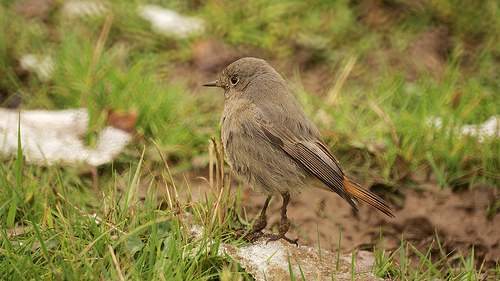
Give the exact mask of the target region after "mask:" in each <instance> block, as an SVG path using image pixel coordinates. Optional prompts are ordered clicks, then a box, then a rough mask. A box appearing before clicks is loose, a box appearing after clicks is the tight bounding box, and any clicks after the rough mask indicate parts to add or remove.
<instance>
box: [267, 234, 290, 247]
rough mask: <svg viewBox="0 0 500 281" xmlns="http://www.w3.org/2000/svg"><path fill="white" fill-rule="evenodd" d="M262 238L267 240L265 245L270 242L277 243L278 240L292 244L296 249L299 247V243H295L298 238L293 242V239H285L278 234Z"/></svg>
mask: <svg viewBox="0 0 500 281" xmlns="http://www.w3.org/2000/svg"><path fill="white" fill-rule="evenodd" d="M263 237H265V238H267V242H266V244H267V243H269V242H271V241H278V240H280V239H283V240H285V241H286V242H288V243H290V244H294V245H295V246H297V247H298V246H299V243H297V241H299V238H297V239H295V240H293V239H290V238H288V237H286V236H285V235H280V234H278V235H276V234H264V235H263Z"/></svg>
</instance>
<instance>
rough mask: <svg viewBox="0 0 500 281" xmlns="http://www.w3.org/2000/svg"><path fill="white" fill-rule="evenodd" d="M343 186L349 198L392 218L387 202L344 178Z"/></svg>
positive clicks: (392, 214)
mask: <svg viewBox="0 0 500 281" xmlns="http://www.w3.org/2000/svg"><path fill="white" fill-rule="evenodd" d="M344 186H345V188H346V190H347V193H349V195H350V196H352V197H354V198H356V199H359V200H361V201H363V202H365V203H367V204H368V205H370V206H372V207H373V208H375V209H377V210H379V211H381V212H382V213H384V214H386V215H388V216H389V217H391V218H394V213H393V211H392V209H391V207H390V206H389V204H388V203H387V202H385V201H384V200H383V199H382V198H380V197H378V196H377V195H375V194H374V193H373V192H371V191H368V190H366V189H364V188H362V187H361V186H360V185H359V184H357V183H355V182H353V181H352V180H350V179H348V178H347V177H345V176H344Z"/></svg>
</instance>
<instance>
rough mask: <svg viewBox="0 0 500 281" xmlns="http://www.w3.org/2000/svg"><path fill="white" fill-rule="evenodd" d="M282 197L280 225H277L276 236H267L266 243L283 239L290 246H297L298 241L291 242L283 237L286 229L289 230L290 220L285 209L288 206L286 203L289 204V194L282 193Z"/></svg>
mask: <svg viewBox="0 0 500 281" xmlns="http://www.w3.org/2000/svg"><path fill="white" fill-rule="evenodd" d="M282 196H283V205H282V206H281V220H280V223H279V224H278V235H269V236H268V238H269V240H268V241H276V240H279V239H283V240H285V241H287V242H289V243H291V244H295V245H298V244H297V240H299V239H295V240H292V239H290V238H288V237H286V236H285V234H286V233H287V232H288V229H290V220H289V219H288V217H287V216H286V208H287V206H288V203H289V202H290V193H283V194H282Z"/></svg>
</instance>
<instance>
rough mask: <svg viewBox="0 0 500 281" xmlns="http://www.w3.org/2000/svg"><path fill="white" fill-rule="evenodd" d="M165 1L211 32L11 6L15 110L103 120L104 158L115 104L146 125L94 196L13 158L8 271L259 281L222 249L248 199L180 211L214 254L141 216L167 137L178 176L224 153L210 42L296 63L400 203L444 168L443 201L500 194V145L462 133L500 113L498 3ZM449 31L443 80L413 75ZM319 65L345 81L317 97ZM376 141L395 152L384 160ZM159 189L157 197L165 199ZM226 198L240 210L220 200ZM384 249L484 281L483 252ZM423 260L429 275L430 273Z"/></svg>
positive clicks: (4, 203) (10, 92)
mask: <svg viewBox="0 0 500 281" xmlns="http://www.w3.org/2000/svg"><path fill="white" fill-rule="evenodd" d="M155 2H156V3H157V4H159V5H161V6H163V7H167V8H172V9H175V10H177V11H179V12H182V13H185V14H188V15H191V16H197V17H200V18H203V19H204V20H206V22H207V32H206V34H203V35H200V36H196V37H193V38H187V39H174V38H169V37H166V36H163V35H158V34H155V33H154V32H153V31H152V30H151V27H150V24H149V23H148V22H146V21H145V20H143V19H141V18H140V17H139V16H138V15H137V13H136V10H137V7H138V5H140V4H142V3H145V2H144V1H127V0H123V1H118V2H113V3H109V5H108V4H107V7H108V12H106V13H104V14H103V15H100V16H95V17H92V18H88V19H82V18H76V19H68V18H65V17H63V16H62V11H61V5H62V4H61V3H57V4H55V5H54V6H53V7H52V10H51V11H50V13H48V14H47V16H46V19H45V20H40V19H36V18H31V19H27V18H24V17H23V16H21V15H20V14H19V13H18V12H16V11H15V8H14V7H15V5H16V1H3V2H2V4H1V5H0V94H2V95H3V96H6V98H7V99H6V100H5V101H4V102H3V104H1V106H2V107H3V106H6V105H8V104H9V103H10V102H12V101H13V100H15V98H16V97H21V98H22V103H21V107H22V108H25V109H50V110H57V109H66V108H76V107H84V108H87V109H88V110H89V113H90V118H91V124H90V127H91V130H90V131H89V138H88V139H89V145H92V144H93V139H92V136H93V135H94V134H95V132H97V131H98V130H99V129H100V128H102V127H103V126H104V124H105V119H106V118H105V113H104V112H105V110H106V109H107V108H112V109H118V110H130V109H135V110H137V111H138V112H139V116H138V121H137V125H136V130H137V135H136V138H135V140H134V143H133V144H132V145H130V146H129V147H128V148H127V149H126V150H125V151H124V153H123V154H122V155H120V156H119V157H118V159H117V160H116V161H115V162H114V163H113V164H112V165H111V164H110V165H105V166H104V167H100V168H99V172H100V189H99V191H94V190H89V186H91V185H92V184H91V180H90V179H89V177H88V176H87V175H85V174H84V173H82V172H81V171H80V170H79V169H78V168H68V167H35V166H30V165H27V164H24V163H22V157H20V158H17V160H16V159H14V158H10V157H3V158H2V161H1V162H0V169H1V171H2V172H1V173H0V185H1V186H2V188H1V191H0V224H1V225H2V227H1V229H0V233H1V236H2V241H1V242H0V243H1V249H2V250H1V251H0V263H1V264H2V266H1V267H0V268H1V269H0V272H1V274H0V276H9V277H11V279H14V278H19V279H21V280H25V279H26V280H28V279H85V280H87V279H122V278H123V279H160V280H162V279H165V280H186V279H196V280H198V279H221V280H233V279H234V278H240V277H241V278H243V279H250V277H249V276H248V274H246V273H245V272H244V271H243V270H242V269H241V268H239V266H238V265H237V264H236V263H235V262H233V261H230V260H227V259H225V258H221V257H218V256H217V255H215V253H214V251H215V249H216V245H217V243H220V241H221V239H227V238H228V236H231V235H230V234H229V233H227V232H225V231H224V230H223V228H221V227H223V226H227V225H230V224H234V222H233V221H232V219H231V218H232V216H233V213H234V214H237V215H240V213H241V210H239V203H240V202H239V200H240V197H238V196H233V197H231V196H229V194H228V193H223V194H224V196H222V197H217V196H216V195H211V196H212V197H210V200H209V202H207V203H204V204H201V203H194V202H180V203H179V205H177V208H179V207H182V210H183V211H186V212H189V213H193V214H194V217H195V220H197V221H199V222H201V223H202V224H203V225H204V226H205V228H206V229H207V230H209V231H207V233H205V237H204V238H203V239H202V240H201V241H197V240H196V239H193V238H192V237H190V236H189V233H188V232H187V230H186V228H185V227H184V228H183V227H181V226H182V225H183V223H185V221H184V220H183V219H181V218H180V217H179V216H176V215H175V214H176V212H178V211H179V210H178V209H176V208H174V207H172V206H169V207H167V208H166V209H161V210H160V209H159V208H158V202H156V200H155V199H154V198H152V197H150V198H147V199H146V200H145V201H144V202H141V203H138V202H136V201H135V199H134V196H135V195H134V194H135V192H136V188H137V186H138V184H139V182H140V181H146V180H148V179H151V178H156V179H157V178H161V177H162V175H164V174H165V171H166V167H165V164H164V161H163V159H162V158H161V157H160V156H159V155H160V154H158V152H157V149H156V147H155V146H154V145H152V143H151V142H150V140H149V138H151V139H153V140H154V141H155V142H156V143H157V144H158V148H159V150H160V151H161V153H162V154H163V155H164V156H165V162H167V163H168V164H169V165H170V170H169V171H171V172H172V173H174V174H179V173H182V172H184V171H186V170H188V169H191V168H193V164H192V163H193V159H202V168H204V167H205V166H206V164H207V163H208V161H209V156H208V154H209V152H208V151H209V149H208V147H209V146H208V140H209V139H210V138H211V137H213V136H216V135H217V132H218V119H219V116H220V114H221V111H222V96H221V95H212V94H211V92H210V91H208V90H206V89H203V88H202V87H193V85H201V84H202V83H203V82H206V81H197V80H196V79H198V78H199V77H204V76H203V75H200V74H199V73H197V72H196V71H197V70H196V66H195V65H196V64H195V62H194V58H193V53H194V48H195V47H196V46H197V44H198V43H199V42H201V41H203V40H215V41H216V42H220V43H223V44H227V45H228V46H229V47H230V48H234V49H237V50H240V49H244V50H252V53H253V54H259V55H260V56H261V57H263V58H265V59H270V60H274V61H276V60H278V59H279V60H282V61H285V62H287V63H288V64H285V65H290V66H291V68H295V69H294V71H293V72H286V71H287V67H286V66H285V67H284V68H282V69H278V71H280V72H282V73H286V74H287V76H286V77H285V78H286V79H287V80H288V81H289V84H290V87H291V89H292V92H293V93H294V94H295V95H296V96H297V98H298V100H299V102H300V103H301V105H302V106H303V107H304V109H305V110H306V112H307V113H308V114H309V115H310V116H311V118H312V119H313V120H314V122H315V123H316V124H317V125H318V127H319V128H320V130H321V131H322V132H323V134H324V136H325V139H326V141H327V142H328V144H329V145H330V146H331V147H332V148H333V151H334V153H335V154H336V155H337V156H338V157H339V159H340V161H341V162H342V163H345V164H344V165H345V168H346V170H348V171H349V173H351V174H356V176H357V177H359V178H365V179H367V178H371V180H373V181H375V182H380V183H384V184H386V185H388V186H392V187H394V191H396V190H397V187H398V186H399V185H401V184H409V180H410V178H411V177H410V175H411V173H413V172H415V171H420V170H426V171H430V172H431V174H432V175H433V176H434V178H435V179H436V181H437V182H438V184H439V185H440V186H441V187H442V188H449V187H451V188H473V187H474V185H475V184H477V183H486V184H488V185H489V186H492V188H498V186H500V178H499V177H498V175H499V173H500V160H499V159H500V141H499V140H498V139H486V140H485V141H484V142H478V141H477V138H476V137H461V138H457V137H456V136H455V135H454V132H453V130H451V131H449V130H447V129H446V128H454V127H455V126H460V125H463V124H481V123H482V122H484V121H486V119H488V118H489V117H490V116H492V115H498V114H499V112H500V99H498V93H499V92H500V76H499V73H500V63H499V54H500V22H499V21H500V20H499V19H500V15H499V13H500V9H499V7H498V3H497V2H496V1H493V0H485V1H482V2H481V3H475V2H471V1H458V0H439V1H424V2H422V3H420V2H414V1H380V3H378V4H375V6H370V4H369V3H376V2H377V1H372V2H370V1H323V0H314V1H309V2H301V1H295V0H280V1H268V0H255V1H228V0H217V1H216V0H208V1H201V2H200V1H169V2H168V3H164V2H163V1H155ZM436 27H445V28H446V29H447V30H448V32H449V34H450V40H451V46H450V49H449V50H448V53H447V54H445V55H444V57H445V60H444V63H443V71H442V73H441V75H440V77H436V76H435V75H433V74H432V73H429V72H428V71H426V70H425V69H417V71H416V74H415V75H414V79H408V75H407V74H408V73H409V72H411V71H414V69H412V67H411V63H410V60H409V59H408V58H407V56H408V51H409V50H410V49H411V46H412V44H414V42H415V41H416V40H418V38H419V36H420V35H421V34H422V33H423V32H426V31H428V30H429V29H432V28H436ZM28 53H32V54H35V55H36V56H38V57H40V58H42V57H44V56H50V57H52V59H53V60H54V62H55V68H54V72H53V73H52V76H51V78H50V79H49V80H44V79H41V78H40V77H38V76H37V75H36V74H33V73H31V72H27V71H24V70H22V69H21V68H20V67H19V60H20V59H21V57H22V56H23V55H25V54H28ZM304 54H305V55H304ZM282 67H283V66H282ZM317 67H322V68H321V69H322V71H323V72H326V73H324V75H325V76H327V77H328V78H327V79H323V80H321V79H320V78H321V77H318V79H317V80H312V81H313V83H322V85H320V86H321V87H320V88H322V89H324V90H323V91H319V92H313V91H312V90H310V89H308V88H306V87H305V86H303V85H306V84H311V81H310V79H311V78H305V77H306V76H307V75H306V74H308V73H309V71H314V70H315V69H316V68H317ZM181 70H182V71H186V70H187V71H191V72H192V73H179V72H180V71H181ZM289 73H293V74H289ZM313 73H314V72H313ZM212 78H215V77H212ZM307 79H309V80H307ZM306 80H307V81H306ZM321 81H326V82H321ZM429 117H441V118H443V120H444V123H443V129H436V128H432V127H429V126H428V125H427V120H428V118H429ZM369 143H376V144H380V145H381V146H382V147H383V149H382V150H379V151H377V152H376V153H374V152H373V151H371V150H370V147H369ZM138 150H139V152H138ZM141 159H142V160H141ZM198 165H199V164H198ZM204 165H205V166H204ZM146 166H147V168H146ZM166 182H169V183H171V182H172V180H170V179H168V177H167V180H166ZM181 185H185V183H183V184H181ZM179 186H180V185H179ZM218 186H220V185H218ZM118 187H120V188H118ZM123 187H126V188H123ZM157 188H158V187H157V186H156V185H154V184H153V185H152V186H151V187H150V189H151V192H152V191H153V190H155V189H157ZM184 188H188V187H184ZM123 189H125V190H126V192H123V191H121V190H123ZM127 192H128V193H127ZM228 192H229V191H228ZM221 194H222V193H221ZM217 200H222V201H224V204H223V205H222V206H221V204H214V202H217ZM232 200H235V201H232ZM167 201H168V202H175V201H172V198H171V200H170V201H169V200H167ZM214 206H218V207H217V208H216V207H214ZM229 206H235V207H229ZM499 210H500V208H499V203H496V204H493V205H492V206H490V208H489V209H488V212H487V213H485V216H488V217H489V218H490V219H491V218H493V217H494V216H496V215H498V214H497V213H498V211H499ZM226 212H229V214H227V213H226ZM89 214H98V215H99V216H100V217H101V218H102V221H101V222H96V220H95V219H94V218H92V217H91V216H90V215H89ZM234 216H236V215H234ZM240 216H241V215H240ZM14 230H16V233H14V234H13V233H12V231H14ZM221 237H223V238H221ZM208 239H212V240H214V241H215V243H214V244H208V243H206V241H207V240H208ZM203 241H205V242H203ZM435 243H437V244H439V242H438V241H436V242H435ZM377 253H378V263H377V265H376V267H375V269H374V271H375V272H376V273H377V274H378V275H382V276H389V277H390V278H391V279H396V278H402V279H404V278H407V279H409V280H414V279H417V280H418V279H429V280H432V279H435V278H442V279H447V280H453V279H454V278H458V279H468V280H469V279H470V280H476V279H477V276H478V275H479V274H480V273H481V270H480V269H476V268H473V267H472V266H471V265H472V264H473V261H474V258H475V257H474V255H473V254H471V255H465V256H463V255H462V254H461V253H454V254H456V255H453V262H455V263H453V266H450V264H452V262H451V261H450V257H449V256H447V254H444V255H443V257H442V259H441V260H438V261H437V262H436V261H435V260H434V259H431V258H430V257H429V255H430V252H429V253H426V254H421V253H417V250H416V249H415V248H413V247H412V246H411V244H408V243H407V242H402V244H401V247H400V248H399V249H398V250H397V251H395V252H393V253H392V254H390V255H389V254H387V255H386V254H385V250H384V249H382V248H380V249H378V250H377ZM396 253H397V254H398V255H399V256H398V257H399V259H398V260H395V257H396ZM410 255H412V256H414V255H417V256H418V259H419V261H418V262H417V261H412V260H411V259H410V258H409V256H410ZM412 263H413V264H415V263H419V265H421V266H419V267H418V268H419V270H415V269H414V267H411V266H410V265H412ZM457 268H458V271H457V270H456V269H457ZM445 271H446V272H451V273H449V274H448V275H445V274H444V273H443V272H445ZM483 272H484V271H483ZM495 274H496V276H497V277H498V274H499V270H498V265H497V267H496V273H495Z"/></svg>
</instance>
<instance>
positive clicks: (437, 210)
mask: <svg viewBox="0 0 500 281" xmlns="http://www.w3.org/2000/svg"><path fill="white" fill-rule="evenodd" d="M198 177H205V178H208V173H207V172H201V174H200V172H198V174H196V175H195V174H191V175H190V176H189V179H188V180H189V181H190V183H191V186H192V191H193V198H192V199H191V200H194V201H196V200H203V198H205V194H204V193H205V192H211V191H210V189H209V188H208V185H207V183H206V180H204V179H200V178H198ZM416 180H417V182H415V180H414V183H416V184H417V187H418V188H415V187H408V186H401V187H400V191H401V193H402V194H404V202H403V203H402V205H401V206H395V209H396V212H395V214H396V218H394V219H393V218H389V217H387V216H386V215H384V214H382V213H380V212H378V211H377V210H375V209H372V208H371V207H369V206H368V205H366V204H359V213H357V212H355V211H354V210H353V209H352V208H351V207H350V206H349V204H348V203H346V202H344V201H343V199H341V198H340V197H339V196H338V195H336V194H335V193H333V192H328V191H324V190H319V189H311V190H306V191H304V192H302V194H300V195H297V196H295V197H293V198H292V200H291V202H290V205H289V207H288V217H289V219H290V220H291V221H292V227H291V228H290V231H289V232H288V237H290V238H292V239H295V238H299V240H298V242H299V244H300V245H305V246H312V247H318V238H319V243H320V245H321V248H322V249H325V250H329V251H332V252H336V251H337V249H338V247H339V245H338V244H339V235H340V231H341V232H342V233H341V235H342V241H341V245H340V249H341V251H342V252H343V253H350V252H351V251H352V249H353V248H354V249H355V250H368V251H372V250H373V249H374V247H376V246H377V245H378V243H379V241H380V237H381V233H382V243H383V248H384V249H386V251H387V252H388V253H391V252H392V251H394V250H396V249H397V248H398V247H399V246H400V245H401V241H402V239H403V240H404V241H409V242H411V244H412V245H413V246H414V247H415V248H416V249H418V250H419V251H420V252H422V253H424V255H425V253H427V251H428V250H429V248H430V247H432V250H431V254H432V259H433V262H437V261H438V260H440V259H442V258H443V257H444V255H446V254H449V253H452V252H453V253H462V254H463V255H464V256H468V255H470V253H471V251H472V248H474V253H475V257H476V266H477V267H478V268H479V267H480V266H481V264H482V263H483V262H484V266H486V268H491V267H494V265H495V261H498V260H499V259H500V215H498V214H497V215H495V216H494V217H493V218H492V219H491V220H489V219H488V218H487V208H488V206H492V205H493V204H494V203H495V202H498V200H500V198H499V192H498V187H494V186H490V187H489V186H485V185H477V186H474V187H473V188H472V189H471V190H470V191H457V192H452V190H451V189H450V188H446V189H443V190H441V189H439V188H438V185H437V183H436V182H434V181H433V180H432V179H431V180H428V181H424V180H422V181H421V182H418V179H416ZM236 184H237V182H236V181H234V186H235V188H236V186H237V185H236ZM361 184H362V185H363V183H361ZM364 187H365V188H366V186H364ZM374 191H375V190H374ZM376 192H377V193H379V195H381V196H383V195H384V194H383V193H384V191H380V189H379V188H377V191H376ZM185 196H186V193H185V192H181V201H182V200H183V199H182V198H186V197H185ZM265 199H266V197H265V196H264V195H262V194H260V193H258V192H255V191H253V190H252V189H251V188H250V187H249V186H247V185H243V186H242V199H241V201H242V207H243V208H245V209H246V212H247V214H248V216H249V217H250V218H253V217H255V216H256V215H258V213H259V212H260V209H261V208H262V206H263V204H264V201H265ZM281 203H282V199H281V198H278V197H275V198H274V199H273V201H272V202H271V204H270V207H269V209H268V227H267V228H266V232H267V233H271V232H277V224H278V222H279V219H280V207H281ZM341 229H342V230H341ZM436 237H438V238H439V243H440V244H441V248H442V250H443V252H444V253H443V252H441V250H440V247H439V245H438V243H437V238H436ZM410 252H411V251H410ZM396 256H397V257H398V256H399V254H398V255H396ZM412 256H413V257H412ZM410 257H412V259H413V260H415V264H413V265H414V266H418V263H417V262H416V261H418V258H417V257H416V255H414V254H413V255H410ZM447 262H448V263H449V264H450V265H451V266H452V267H453V266H454V265H455V263H456V262H457V260H454V259H453V254H451V255H450V256H449V257H448V261H447Z"/></svg>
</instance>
